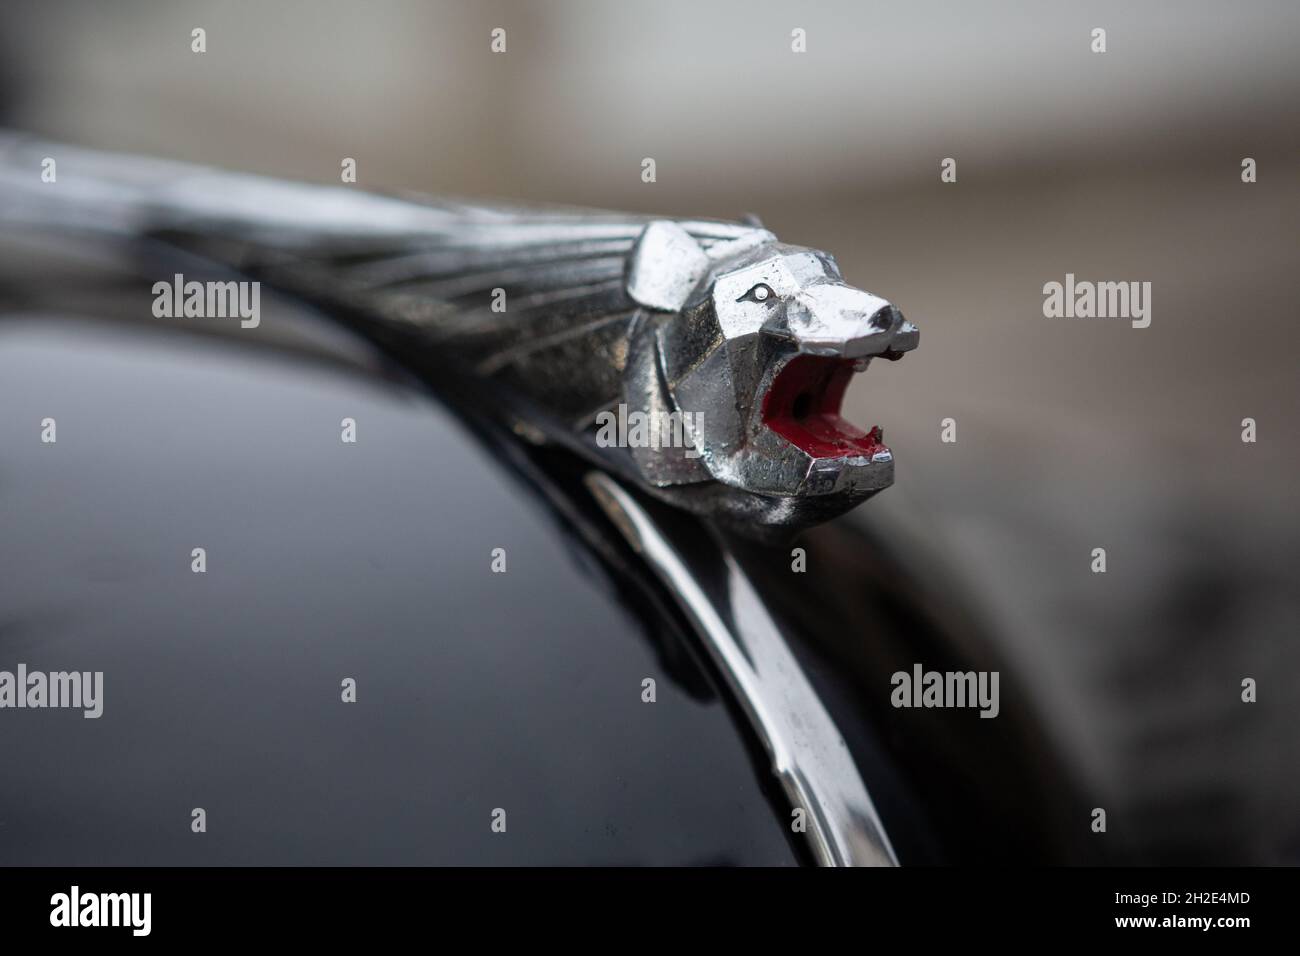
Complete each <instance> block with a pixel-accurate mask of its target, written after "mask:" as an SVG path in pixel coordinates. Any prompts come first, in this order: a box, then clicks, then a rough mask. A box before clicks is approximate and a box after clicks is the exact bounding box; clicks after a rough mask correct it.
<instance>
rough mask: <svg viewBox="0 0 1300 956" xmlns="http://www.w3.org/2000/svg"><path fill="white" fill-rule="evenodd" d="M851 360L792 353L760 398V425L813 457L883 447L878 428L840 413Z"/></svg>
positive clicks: (855, 367) (852, 368) (855, 363)
mask: <svg viewBox="0 0 1300 956" xmlns="http://www.w3.org/2000/svg"><path fill="white" fill-rule="evenodd" d="M860 367H861V365H860V363H859V362H858V361H855V360H853V359H839V358H827V357H822V356H819V355H796V356H795V357H794V358H792V359H791V360H790V361H789V362H787V363H786V366H785V368H783V369H781V371H780V372H778V373H777V375H776V378H774V379H773V380H772V385H771V387H770V388H769V389H768V390H767V395H766V396H765V397H764V399H763V410H762V414H763V424H764V425H766V426H767V427H768V428H770V429H771V430H772V431H774V432H776V433H777V434H778V435H780V436H781V437H782V438H784V439H785V440H786V441H788V442H790V443H791V444H792V445H796V446H797V447H799V448H801V449H803V450H804V451H805V452H807V453H808V454H809V455H811V456H812V457H814V458H845V457H850V456H859V455H862V456H866V457H867V458H870V457H872V456H873V455H876V454H878V453H879V452H882V451H888V450H889V449H887V448H886V447H885V444H884V442H883V441H881V432H880V426H878V425H875V426H872V428H871V430H870V431H863V430H862V429H860V428H858V427H857V426H856V425H854V424H853V423H852V422H849V421H848V420H847V419H845V418H844V417H842V416H841V415H840V404H841V403H842V402H843V401H844V392H845V390H846V389H847V388H848V387H849V379H851V378H852V377H853V374H854V372H856V371H858V370H859V368H860Z"/></svg>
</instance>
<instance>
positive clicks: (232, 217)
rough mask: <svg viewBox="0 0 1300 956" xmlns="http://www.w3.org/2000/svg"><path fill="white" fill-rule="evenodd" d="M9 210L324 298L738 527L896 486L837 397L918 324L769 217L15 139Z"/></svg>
mask: <svg viewBox="0 0 1300 956" xmlns="http://www.w3.org/2000/svg"><path fill="white" fill-rule="evenodd" d="M46 156H50V157H57V158H58V163H59V167H58V169H59V175H58V179H57V181H56V182H43V181H42V178H41V171H42V159H43V157H46ZM0 215H3V216H4V217H5V218H6V219H8V220H10V221H12V222H25V223H32V224H34V225H39V226H43V227H51V226H54V227H61V228H69V229H77V230H87V229H89V230H107V231H111V232H114V233H118V234H122V235H126V236H132V237H142V238H149V239H154V240H163V241H166V242H169V243H172V244H174V245H177V246H179V247H181V248H184V249H186V250H189V251H192V252H198V253H201V254H202V255H204V256H206V257H207V258H209V259H213V260H216V261H219V262H222V263H225V264H228V265H233V266H235V267H236V268H238V269H240V270H241V271H243V272H244V273H245V274H248V275H250V276H253V277H255V278H257V279H260V280H264V281H266V282H268V283H271V284H274V285H277V286H279V287H282V288H285V289H288V290H290V291H292V292H294V293H295V294H298V295H300V296H302V297H305V298H307V299H310V300H313V301H317V302H321V303H323V304H326V305H328V306H330V307H332V310H333V312H335V313H337V314H343V313H346V314H347V315H349V316H351V317H352V319H353V320H354V321H355V324H357V325H358V326H359V327H361V328H363V329H364V330H365V331H366V332H367V333H368V334H371V335H372V336H374V337H376V338H379V339H383V340H384V341H385V342H386V343H387V344H388V345H389V346H390V347H391V348H392V349H393V350H394V351H397V352H408V353H409V352H411V351H418V352H432V353H437V354H438V355H439V356H440V357H442V358H444V359H445V360H446V362H447V363H448V365H449V366H453V367H455V368H456V369H459V370H462V371H465V372H467V373H470V374H474V375H477V376H480V377H483V378H486V379H490V380H491V382H492V383H493V386H494V388H495V389H496V390H497V391H498V393H499V394H500V395H501V396H502V405H503V407H504V406H505V405H509V406H510V411H509V415H510V416H511V420H512V421H522V422H528V423H529V424H531V425H532V426H533V427H534V428H535V429H536V430H537V431H540V432H541V433H544V434H547V435H548V436H549V437H551V438H552V439H553V440H558V441H561V442H562V443H564V444H566V445H569V446H571V447H575V448H577V449H579V450H580V451H581V452H582V453H583V454H584V455H586V456H587V457H588V458H589V459H591V460H592V461H595V462H598V463H600V464H601V465H603V466H605V467H608V468H612V469H613V470H614V471H617V472H618V473H619V474H622V475H624V476H634V477H635V478H636V480H637V481H638V482H639V484H640V485H641V486H642V487H643V488H644V489H646V490H647V491H649V492H650V493H652V494H654V495H656V496H657V497H659V498H661V499H664V500H667V501H669V502H671V503H673V504H675V505H678V506H681V507H684V508H687V509H689V510H692V511H694V512H696V513H700V514H703V515H705V516H708V517H711V518H718V519H722V520H723V521H726V522H728V523H729V524H731V525H732V526H733V527H736V528H738V529H740V530H742V531H744V532H746V533H752V534H756V535H763V534H765V533H771V534H782V533H785V532H787V531H789V530H791V529H798V528H800V527H806V526H808V525H810V524H815V523H817V522H819V521H824V520H826V519H828V518H830V517H834V516H835V515H837V514H840V513H842V512H844V511H845V510H847V509H849V508H851V507H853V506H854V505H856V504H857V503H859V502H861V501H863V500H865V499H866V498H867V497H869V496H871V495H872V494H874V493H876V492H878V491H880V490H881V489H883V488H885V487H887V486H888V485H890V484H891V483H892V481H893V474H894V461H893V455H892V453H891V452H890V450H889V449H888V448H887V447H886V446H885V445H884V443H883V440H882V436H881V433H880V430H879V429H878V428H873V429H870V430H862V429H859V428H856V427H854V426H852V425H850V424H849V423H848V422H846V421H844V420H843V419H842V418H840V416H839V402H840V398H841V397H842V394H843V390H844V387H845V386H846V384H847V380H848V377H849V376H850V375H851V374H853V373H854V372H858V371H862V370H864V369H865V368H866V367H867V364H868V363H869V362H870V360H871V359H872V358H876V357H884V358H889V359H895V358H898V357H900V356H901V355H902V354H903V353H904V352H906V351H908V350H910V349H912V348H914V347H915V346H916V344H917V337H918V333H917V330H916V327H915V326H913V325H912V324H911V323H909V322H907V321H905V320H904V319H903V317H902V315H901V314H900V313H899V312H898V310H897V309H896V308H894V307H893V306H892V305H891V304H890V303H888V302H886V301H885V300H884V299H881V298H878V297H876V296H874V295H871V294H869V293H866V292H863V291H860V290H858V289H855V288H853V287H851V286H849V285H847V284H846V283H845V282H844V281H843V279H842V277H841V275H840V272H839V269H838V267H837V266H836V264H835V262H834V260H833V259H832V258H831V257H830V256H829V255H827V254H826V253H823V252H819V251H817V250H813V249H806V248H802V247H797V246H788V245H784V244H782V243H779V242H778V241H777V239H776V237H775V236H774V235H773V234H772V233H770V232H768V231H767V230H766V229H763V228H761V227H759V226H757V225H750V224H745V223H727V222H710V221H703V220H668V219H655V218H653V217H649V216H638V215H627V214H619V213H606V212H592V211H586V210H578V211H575V210H567V209H547V208H534V209H524V208H520V207H514V206H503V205H486V204H466V203H456V202H445V201H434V200H429V199H426V198H405V197H401V198H399V197H391V196H378V195H372V194H367V193H365V192H363V191H361V190H360V189H359V188H358V187H356V186H319V185H306V184H298V183H286V182H276V181H273V180H268V179H262V178H258V177H253V176H247V175H238V174H231V173H225V172H220V171H216V170H210V169H204V168H201V167H196V166H189V165H186V164H181V163H174V162H164V161H159V160H153V159H145V158H140V157H131V156H120V155H108V154H103V153H95V152H89V151H84V150H77V149H73V148H71V147H66V146H57V145H53V144H48V143H42V142H39V141H36V140H32V139H28V138H24V137H20V136H7V137H0ZM171 278H172V277H171V276H159V279H160V280H163V279H165V280H168V281H170V279H171ZM507 395H509V396H512V398H511V400H509V401H507V400H506V398H505V396H507ZM616 410H617V411H619V412H620V413H625V414H628V415H637V414H639V415H641V416H643V418H642V421H647V420H653V421H655V422H667V421H668V418H670V417H671V416H677V420H676V421H675V422H672V423H671V424H670V425H669V428H670V431H671V433H672V435H673V437H674V439H675V440H672V441H670V442H668V443H664V442H661V441H658V440H655V439H653V438H650V439H649V440H647V439H646V437H645V436H644V434H643V435H642V437H640V438H638V433H637V432H636V431H635V429H633V430H631V431H629V432H628V433H627V434H623V435H619V436H618V440H617V441H615V442H614V443H613V444H611V443H610V442H608V441H606V440H603V438H602V431H601V428H600V425H601V423H602V421H605V419H604V418H603V414H604V413H610V412H614V411H616ZM656 427H657V426H656ZM574 439H576V441H575V440H574Z"/></svg>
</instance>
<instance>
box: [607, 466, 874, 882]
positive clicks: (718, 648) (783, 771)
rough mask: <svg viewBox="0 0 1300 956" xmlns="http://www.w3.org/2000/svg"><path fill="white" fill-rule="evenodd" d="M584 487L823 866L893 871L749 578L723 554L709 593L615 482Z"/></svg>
mask: <svg viewBox="0 0 1300 956" xmlns="http://www.w3.org/2000/svg"><path fill="white" fill-rule="evenodd" d="M586 484H587V487H588V488H589V489H590V490H591V493H592V495H593V496H594V497H595V498H596V500H597V501H598V502H599V503H600V506H601V507H602V508H603V509H604V511H605V513H606V514H607V515H608V516H609V518H610V520H611V521H612V522H613V523H614V525H615V526H616V527H617V528H618V529H619V531H620V533H621V534H622V535H623V536H624V537H625V538H626V539H627V541H628V543H629V544H630V545H631V546H632V547H633V548H634V549H635V550H636V551H637V552H638V553H639V554H640V555H641V556H642V557H643V558H644V559H645V561H646V562H647V563H648V564H649V565H650V567H651V568H652V569H653V570H654V571H655V573H656V574H657V575H658V576H659V578H660V579H661V580H662V581H663V582H664V584H665V585H667V586H668V588H669V590H670V591H672V593H673V595H674V596H675V597H676V599H677V602H678V604H679V605H680V606H681V608H682V610H683V611H685V612H686V614H687V616H688V617H689V618H690V620H691V622H692V623H693V624H694V625H695V628H696V630H697V631H698V632H699V634H700V636H701V637H702V638H703V640H704V643H705V645H706V646H707V647H708V649H709V653H710V655H711V656H712V657H713V659H714V661H715V662H716V663H717V665H718V667H719V668H720V669H721V671H722V673H723V674H724V675H726V678H727V680H728V682H729V683H730V685H731V689H732V691H733V692H734V693H735V695H736V697H737V698H738V700H739V701H740V703H741V705H742V706H743V708H744V710H745V712H746V714H747V715H748V716H749V720H750V723H751V724H752V725H753V727H754V730H755V731H756V732H757V733H758V735H759V737H760V738H761V739H762V742H763V745H764V747H765V748H766V749H767V752H768V753H769V754H770V755H771V758H772V771H773V773H775V774H776V775H777V777H778V778H779V779H780V781H781V785H782V787H783V788H784V790H785V792H786V794H787V796H788V797H789V799H790V805H791V806H792V807H802V808H803V809H804V811H805V813H806V815H807V823H808V829H807V836H808V839H809V843H810V845H811V849H812V852H813V855H814V857H815V858H816V859H817V862H818V863H820V864H821V865H822V866H897V865H898V859H897V857H895V856H894V850H893V847H891V846H890V844H889V838H888V837H887V836H886V835H885V830H884V827H883V826H882V825H881V822H880V818H879V816H878V815H877V814H876V808H875V806H874V805H873V804H872V802H871V797H870V796H869V795H868V794H867V788H866V786H865V785H864V784H863V782H862V778H861V777H860V776H859V775H858V769H857V767H856V766H855V765H854V763H853V759H852V757H851V756H850V755H849V751H848V747H847V746H846V745H845V743H844V738H843V737H842V736H841V735H840V732H839V730H838V728H836V726H835V723H834V721H832V720H831V716H830V714H828V713H827V712H826V708H825V707H823V706H822V703H821V701H820V700H819V699H818V697H817V693H816V691H814V690H813V688H812V685H810V684H809V683H808V679H807V678H806V677H805V676H804V673H803V670H802V669H801V668H800V666H799V663H798V661H796V660H795V658H794V655H793V654H792V653H791V652H790V649H789V648H788V647H787V646H786V643H785V640H784V639H783V638H782V637H781V634H780V631H779V630H778V629H777V626H776V623H775V622H774V621H773V620H772V618H771V616H770V615H769V614H768V612H767V609H766V608H765V607H764V606H763V602H762V599H761V598H759V596H758V594H757V592H756V591H755V590H754V587H753V585H752V584H751V583H750V581H749V578H748V577H747V576H746V575H745V573H744V572H743V571H742V570H741V568H740V567H739V566H738V565H737V563H736V562H735V560H734V558H733V557H732V556H731V555H730V554H728V553H727V552H726V551H725V549H722V548H719V550H720V551H721V552H722V560H723V563H724V565H725V569H726V576H725V586H724V587H722V588H719V589H718V590H719V592H720V593H716V594H715V593H708V592H706V590H705V587H704V585H703V584H702V583H701V582H702V580H707V579H706V578H704V577H702V576H701V575H697V574H696V573H694V572H693V571H692V563H693V562H699V561H700V560H702V559H703V557H704V556H706V555H708V552H705V553H704V555H702V554H701V553H700V551H699V550H698V549H696V548H686V547H683V546H682V545H681V543H679V542H674V541H673V540H672V538H673V535H672V533H671V532H670V531H669V530H668V529H666V528H665V527H663V526H662V525H661V523H660V522H657V521H656V520H655V519H654V518H653V517H652V516H651V515H650V513H649V512H648V511H647V510H646V509H645V508H643V507H642V505H641V504H640V503H639V502H638V501H637V500H636V499H635V498H633V497H632V496H631V495H630V494H629V493H628V492H627V491H626V490H624V489H623V488H622V487H621V486H620V485H619V484H618V482H617V481H615V480H614V479H613V478H611V477H609V476H608V475H605V474H602V473H600V472H589V473H588V474H587V477H586Z"/></svg>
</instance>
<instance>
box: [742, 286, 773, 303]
mask: <svg viewBox="0 0 1300 956" xmlns="http://www.w3.org/2000/svg"><path fill="white" fill-rule="evenodd" d="M775 297H776V293H775V292H773V291H772V287H771V286H770V285H767V284H766V283H763V282H760V283H759V284H758V285H756V286H754V288H752V289H750V290H749V291H748V292H746V293H745V294H744V295H742V296H741V298H742V299H752V300H753V301H755V302H766V301H768V300H769V299H773V298H775Z"/></svg>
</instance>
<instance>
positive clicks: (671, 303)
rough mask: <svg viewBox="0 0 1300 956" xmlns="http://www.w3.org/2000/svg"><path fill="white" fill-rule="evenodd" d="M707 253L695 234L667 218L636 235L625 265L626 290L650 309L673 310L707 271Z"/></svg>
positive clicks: (684, 302)
mask: <svg viewBox="0 0 1300 956" xmlns="http://www.w3.org/2000/svg"><path fill="white" fill-rule="evenodd" d="M709 265H710V262H709V257H708V255H706V254H705V252H704V249H703V248H702V247H701V246H700V244H699V243H698V242H696V241H695V239H694V237H693V236H692V235H691V234H690V233H689V232H687V231H686V230H685V229H683V228H682V227H681V226H679V225H677V223H675V222H669V221H668V220H666V219H657V220H655V221H654V222H652V223H650V224H649V225H648V226H646V227H645V228H644V229H643V230H641V235H640V236H639V237H638V238H637V241H636V245H635V246H633V247H632V255H631V258H629V260H628V266H627V294H628V295H629V296H631V297H632V300H633V301H634V302H637V303H639V304H640V305H644V306H646V307H648V308H651V309H661V310H663V311H665V312H676V311H677V310H678V309H680V308H681V307H682V306H684V305H685V304H686V300H687V299H688V298H690V295H691V293H692V292H694V291H695V287H696V286H697V285H699V284H700V280H701V279H703V278H704V276H705V275H706V274H707V273H708V271H709Z"/></svg>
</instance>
